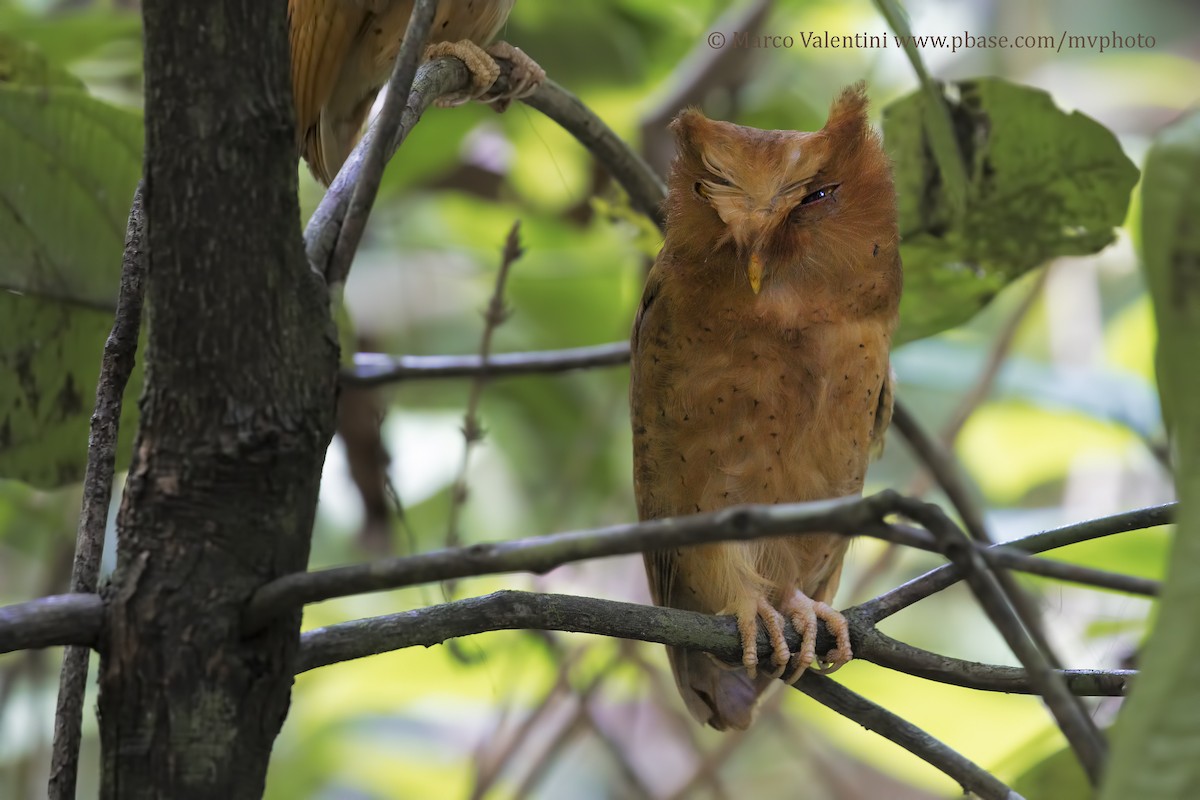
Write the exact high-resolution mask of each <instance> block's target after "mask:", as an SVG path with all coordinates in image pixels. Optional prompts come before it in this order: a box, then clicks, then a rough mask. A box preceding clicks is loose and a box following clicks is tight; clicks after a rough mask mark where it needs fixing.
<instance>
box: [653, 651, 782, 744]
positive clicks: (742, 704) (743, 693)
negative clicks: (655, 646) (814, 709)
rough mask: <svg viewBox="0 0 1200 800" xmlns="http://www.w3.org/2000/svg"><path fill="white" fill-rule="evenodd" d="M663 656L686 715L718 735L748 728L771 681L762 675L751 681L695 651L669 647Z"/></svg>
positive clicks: (735, 669) (740, 671) (743, 673)
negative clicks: (684, 705)
mask: <svg viewBox="0 0 1200 800" xmlns="http://www.w3.org/2000/svg"><path fill="white" fill-rule="evenodd" d="M667 655H668V656H669V658H670V661H671V671H672V672H673V673H675V683H676V684H677V685H678V686H679V693H680V694H681V695H683V699H684V702H685V703H686V704H687V709H688V711H690V712H691V714H692V716H693V717H695V718H696V721H697V722H700V723H703V724H706V725H711V726H713V727H714V728H716V729H717V730H719V731H724V730H729V729H731V728H732V729H735V730H745V729H746V728H748V727H750V723H751V722H753V721H754V709H755V707H756V706H757V705H758V698H759V697H760V696H761V695H762V693H763V692H764V691H766V689H767V687H768V686H770V685H771V683H772V682H773V681H774V680H775V678H773V677H772V676H771V675H767V674H763V673H760V674H759V675H758V677H756V678H751V677H750V676H749V675H748V674H747V673H746V670H745V669H743V668H741V667H733V668H731V667H729V666H728V665H725V664H721V663H719V662H718V661H717V660H716V659H714V658H713V657H712V656H710V655H708V654H707V653H704V652H701V651H699V650H683V649H680V648H675V647H669V648H667Z"/></svg>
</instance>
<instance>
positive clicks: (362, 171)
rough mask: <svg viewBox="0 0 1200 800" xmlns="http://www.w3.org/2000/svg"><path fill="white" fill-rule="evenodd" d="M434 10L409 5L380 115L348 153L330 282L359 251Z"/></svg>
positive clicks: (423, 1) (433, 5)
mask: <svg viewBox="0 0 1200 800" xmlns="http://www.w3.org/2000/svg"><path fill="white" fill-rule="evenodd" d="M436 12H437V0H417V1H416V4H415V6H413V10H412V13H411V14H409V17H408V27H407V28H406V29H405V31H404V40H403V41H402V42H401V44H400V52H399V53H398V54H397V55H396V64H395V66H394V67H393V68H392V75H391V78H389V79H388V87H387V94H386V95H385V96H384V98H383V108H382V109H380V111H379V118H378V119H376V120H375V124H374V125H372V126H371V130H370V133H369V134H368V135H367V136H365V137H364V138H363V141H361V142H360V143H359V145H358V146H357V147H356V148H355V149H354V152H353V153H352V154H351V159H352V160H353V161H354V164H355V167H356V169H355V170H354V176H355V178H356V180H354V182H353V186H354V189H353V192H352V193H351V194H350V200H349V203H348V204H347V208H346V218H345V220H343V222H342V226H341V229H340V230H339V231H338V234H337V241H336V243H335V244H334V246H333V256H332V259H331V261H330V262H329V264H328V265H326V266H325V268H324V269H321V270H320V272H321V274H323V275H324V276H325V280H326V282H328V283H329V284H340V283H344V282H345V281H346V276H347V275H348V274H349V273H350V264H351V262H353V261H354V254H355V253H356V252H358V244H359V242H360V241H362V235H363V231H364V230H366V227H367V218H368V217H369V216H370V215H371V207H372V206H373V205H374V204H375V195H376V194H378V193H379V183H380V181H382V180H383V168H384V167H386V166H387V162H388V159H389V158H390V157H391V153H389V152H388V151H387V145H388V142H390V141H391V140H392V139H393V138H394V137H395V135H396V132H397V131H398V130H399V128H400V123H401V118H402V112H403V110H404V107H405V105H406V104H407V102H408V97H409V92H411V91H412V85H413V79H414V78H415V77H416V74H417V63H418V62H419V61H420V59H421V57H422V56H423V55H424V50H425V43H426V42H428V41H429V32H430V30H431V29H432V28H433V16H434V14H435V13H436ZM359 159H361V160H359ZM348 163H349V162H348ZM314 266H316V265H314Z"/></svg>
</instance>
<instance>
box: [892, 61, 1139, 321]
mask: <svg viewBox="0 0 1200 800" xmlns="http://www.w3.org/2000/svg"><path fill="white" fill-rule="evenodd" d="M944 88H945V94H946V102H947V103H948V104H949V107H950V111H951V115H952V117H953V119H954V123H955V128H956V131H957V133H958V144H959V148H960V149H961V151H962V157H963V160H964V162H965V164H966V167H967V175H968V179H969V184H968V196H967V205H966V209H965V211H964V212H963V214H962V215H961V216H960V215H958V214H955V213H954V211H953V209H952V208H951V205H950V203H949V202H948V201H947V199H946V197H945V195H944V193H943V192H942V184H941V178H940V173H939V171H938V169H937V165H936V160H935V158H934V157H933V152H932V146H933V145H931V143H930V141H929V139H928V138H927V137H926V135H925V129H924V126H923V119H924V118H925V105H926V104H927V103H929V102H931V101H930V99H929V97H928V95H926V94H924V93H915V94H912V95H909V96H908V97H906V98H904V99H902V100H899V101H897V102H895V103H893V104H891V105H890V106H888V107H887V108H886V109H884V118H883V129H884V140H885V142H886V144H887V149H888V152H889V154H890V155H891V157H892V159H893V161H894V163H895V175H896V189H897V193H898V195H899V204H900V231H901V234H902V235H903V237H904V243H903V245H902V255H903V258H904V281H905V286H904V298H903V301H902V303H901V309H900V319H901V320H902V324H901V329H900V331H898V334H897V341H898V342H904V341H911V340H913V339H918V338H921V337H923V336H928V335H930V334H933V333H937V332H938V331H941V330H944V329H946V328H950V327H954V326H956V325H959V324H961V323H963V322H965V321H966V320H967V319H969V318H970V317H971V316H972V315H973V314H974V313H975V312H976V311H978V310H979V309H980V308H982V307H983V306H984V305H985V304H986V303H987V302H988V301H989V300H990V299H991V298H992V296H993V295H994V294H995V293H996V292H997V291H998V290H999V289H1000V288H1001V287H1003V286H1004V285H1006V284H1007V283H1009V282H1010V281H1012V280H1013V279H1015V278H1017V277H1018V276H1020V275H1022V274H1024V273H1025V272H1027V271H1029V270H1030V269H1033V268H1034V267H1037V266H1038V265H1040V264H1043V263H1045V262H1046V261H1047V260H1048V259H1051V258H1057V257H1059V256H1071V255H1085V254H1088V253H1094V252H1097V251H1098V250H1101V249H1103V248H1104V247H1106V246H1107V245H1108V244H1109V243H1111V242H1112V241H1113V238H1114V233H1113V228H1114V227H1116V226H1118V225H1120V224H1121V223H1122V221H1123V220H1124V218H1125V213H1126V209H1127V207H1128V204H1129V193H1130V191H1131V190H1132V188H1133V185H1134V184H1135V183H1136V182H1137V178H1138V171H1137V168H1136V167H1135V166H1134V165H1133V163H1132V162H1131V161H1130V160H1129V159H1128V158H1126V156H1125V154H1124V153H1123V152H1122V151H1121V146H1120V144H1118V142H1117V139H1116V137H1115V136H1113V134H1112V133H1111V132H1110V131H1109V130H1108V129H1107V128H1105V127H1104V126H1103V125H1101V124H1100V123H1098V122H1096V121H1095V120H1093V119H1090V118H1089V117H1086V116H1084V115H1083V114H1080V113H1078V112H1075V113H1071V114H1067V113H1066V112H1064V111H1062V110H1060V109H1059V108H1057V107H1056V106H1055V105H1054V102H1053V100H1052V99H1051V98H1050V95H1048V94H1046V93H1045V92H1042V91H1039V90H1037V89H1031V88H1029V87H1027V86H1018V85H1016V84H1012V83H1009V82H1007V81H1004V80H1001V79H999V78H982V79H978V80H973V81H967V82H963V83H958V84H950V85H948V86H946V87H944Z"/></svg>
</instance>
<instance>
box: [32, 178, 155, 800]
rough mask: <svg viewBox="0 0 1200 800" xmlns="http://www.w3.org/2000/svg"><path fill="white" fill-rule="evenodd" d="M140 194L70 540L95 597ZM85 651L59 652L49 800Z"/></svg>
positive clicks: (72, 745)
mask: <svg viewBox="0 0 1200 800" xmlns="http://www.w3.org/2000/svg"><path fill="white" fill-rule="evenodd" d="M143 201H144V198H143V188H142V184H141V183H139V184H138V186H137V189H135V190H134V193H133V203H132V205H131V207H130V209H129V224H128V226H127V227H126V230H125V252H124V254H123V255H122V257H121V286H120V289H119V290H118V293H117V310H116V316H115V319H114V321H113V327H112V331H111V332H110V333H109V335H108V339H107V341H105V343H104V352H103V354H102V355H101V357H100V379H99V381H98V383H97V385H96V407H95V411H93V412H92V421H91V430H90V433H89V437H88V459H87V468H86V471H85V473H84V478H83V508H82V509H81V510H80V514H79V529H78V532H77V534H76V539H75V561H74V564H73V565H72V568H71V591H72V592H76V593H83V594H88V593H92V592H95V591H96V585H97V583H98V582H99V580H100V558H101V556H102V555H103V553H104V530H105V528H106V527H107V525H108V507H109V504H110V503H111V502H112V487H113V473H114V472H115V471H116V463H117V439H118V433H119V431H120V426H121V409H122V407H123V405H124V404H123V400H124V397H125V386H126V385H127V384H128V383H129V376H130V375H131V374H133V366H134V362H135V359H136V354H137V345H138V334H139V331H140V330H141V327H142V324H141V323H142V299H143V296H144V293H143V288H142V281H143V278H144V276H145V273H146V252H145V250H144V249H143V247H142V235H143V232H144V230H145V210H144V207H143ZM90 656H91V651H90V649H89V648H88V647H86V646H79V645H75V646H71V647H68V648H67V649H66V650H65V651H64V652H63V662H62V670H61V672H60V673H59V678H58V703H57V707H56V709H55V712H54V743H53V745H52V750H51V755H50V783H49V786H48V788H47V794H48V796H49V797H50V798H51V800H67V799H68V798H74V797H75V784H76V778H77V776H78V773H79V744H80V740H81V737H82V726H83V698H84V694H85V693H86V690H87V678H88V659H89V658H90Z"/></svg>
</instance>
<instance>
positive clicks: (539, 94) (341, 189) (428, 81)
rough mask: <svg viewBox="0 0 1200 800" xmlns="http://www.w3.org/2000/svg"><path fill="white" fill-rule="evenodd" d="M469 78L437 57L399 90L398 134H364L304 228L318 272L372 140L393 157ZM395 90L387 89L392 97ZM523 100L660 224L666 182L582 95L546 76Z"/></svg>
mask: <svg viewBox="0 0 1200 800" xmlns="http://www.w3.org/2000/svg"><path fill="white" fill-rule="evenodd" d="M498 63H499V65H500V78H499V79H498V80H497V81H496V84H495V88H496V89H497V90H499V91H503V90H504V89H505V88H506V87H507V84H508V76H509V75H510V74H511V72H512V64H510V63H509V62H507V61H504V60H502V59H501V60H498ZM470 81H471V76H470V73H469V72H468V71H467V67H466V65H465V64H463V63H462V62H461V61H459V60H458V59H457V58H439V59H435V60H433V61H430V62H427V63H425V64H422V65H421V67H420V68H419V69H418V70H417V71H416V77H415V78H414V80H413V82H412V89H411V91H409V92H408V93H407V95H403V94H400V93H397V96H398V97H402V98H403V97H407V102H405V104H404V106H403V108H402V109H400V111H399V121H398V123H397V125H396V128H395V133H394V135H391V136H388V137H384V136H379V135H377V134H375V133H374V130H375V128H376V127H378V123H377V124H376V126H372V129H371V131H368V132H367V135H366V136H365V137H363V141H362V142H360V143H359V145H358V147H356V148H355V150H354V153H352V154H351V155H350V158H349V159H347V161H346V164H345V165H344V166H343V167H342V170H341V171H340V172H339V173H338V175H337V177H336V178H334V181H333V183H332V184H331V185H330V187H329V191H327V192H326V193H325V197H324V198H322V200H321V204H320V205H319V206H318V207H317V210H316V211H315V212H313V215H312V218H311V219H310V220H309V221H308V225H307V227H306V228H305V230H304V243H305V251H306V252H307V254H308V261H309V264H310V265H311V266H312V268H313V269H314V270H315V271H317V272H318V273H320V274H325V272H326V267H327V265H328V264H330V262H331V260H332V258H333V253H334V249H335V247H336V246H337V242H338V239H339V237H340V230H341V228H342V226H343V225H344V224H345V222H346V218H347V217H346V215H347V211H348V209H349V206H350V198H351V193H352V191H353V187H354V186H355V185H356V183H357V181H358V179H359V175H360V173H361V172H362V171H363V170H364V169H365V166H366V165H365V157H364V152H365V149H366V148H367V147H372V146H374V145H373V144H372V143H373V142H374V141H375V140H376V138H378V139H379V142H380V143H379V145H378V146H379V147H381V148H382V149H383V156H384V160H385V161H386V160H388V159H390V158H391V157H392V156H393V155H394V154H395V152H396V150H398V149H399V147H400V145H402V144H403V143H404V140H405V139H407V138H408V135H409V133H411V132H412V129H413V127H414V126H415V125H416V124H417V122H418V121H419V120H420V119H421V115H422V114H424V113H425V111H426V110H427V109H428V108H429V107H430V106H431V105H433V102H434V101H435V100H437V99H438V98H439V97H441V96H443V95H446V94H451V93H454V92H460V91H463V90H465V89H467V88H468V86H469V84H470ZM391 94H392V92H391V90H389V92H388V95H389V98H390V96H391ZM385 102H386V101H385ZM523 102H524V103H526V104H527V105H529V106H530V107H532V108H534V109H537V110H538V111H541V112H542V113H543V114H545V115H546V116H547V117H549V118H550V119H552V120H554V121H555V122H557V123H558V124H559V125H561V126H562V127H563V129H564V130H566V131H567V132H568V133H570V134H571V135H572V136H574V137H575V138H576V139H577V140H578V141H579V143H580V144H582V145H583V146H584V147H585V148H587V150H588V152H590V153H591V154H592V155H593V156H594V157H595V158H596V159H597V160H598V161H600V163H601V164H603V165H604V167H605V169H607V170H608V171H609V173H610V174H611V175H612V176H613V178H615V179H616V181H617V182H618V183H619V184H620V185H621V186H622V187H623V188H624V189H625V191H626V192H627V193H628V194H629V200H630V203H632V205H633V207H634V208H635V209H636V210H637V211H638V212H639V213H642V214H645V215H646V216H648V217H650V218H651V219H653V220H654V221H655V222H656V223H657V224H659V225H660V226H661V225H662V220H663V217H662V211H661V208H660V206H661V204H662V201H663V198H664V197H665V196H666V188H665V187H664V186H663V183H662V181H661V180H660V179H659V178H658V176H657V175H655V174H654V172H653V170H651V169H650V167H648V166H647V165H646V163H645V162H644V161H642V159H641V158H639V157H638V156H637V155H636V154H635V153H634V152H633V151H632V150H630V149H629V147H628V146H627V145H626V144H625V143H624V142H623V141H622V140H621V138H620V137H619V136H617V135H616V133H614V132H613V131H612V129H611V128H609V127H608V125H606V124H605V123H604V122H603V121H602V120H601V119H600V118H599V117H597V116H596V114H595V113H594V112H593V111H592V110H591V109H589V108H588V107H587V106H585V105H584V104H583V103H581V102H580V101H579V98H577V97H575V96H574V95H573V94H571V93H570V92H568V91H567V90H566V89H564V88H562V87H561V86H559V85H558V84H557V83H555V82H554V81H550V80H547V81H546V82H545V83H543V84H542V85H541V86H539V87H538V89H537V91H536V92H534V93H533V94H532V95H530V96H529V97H526V98H524V100H523Z"/></svg>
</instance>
